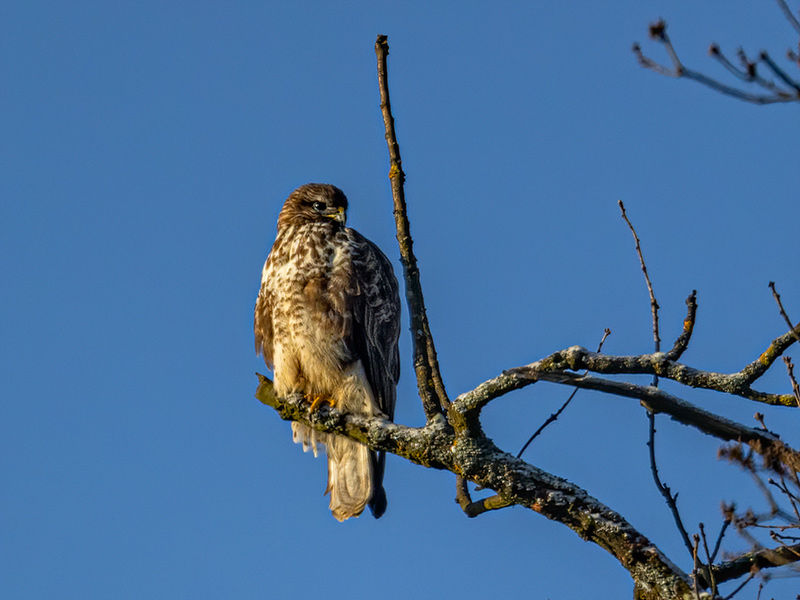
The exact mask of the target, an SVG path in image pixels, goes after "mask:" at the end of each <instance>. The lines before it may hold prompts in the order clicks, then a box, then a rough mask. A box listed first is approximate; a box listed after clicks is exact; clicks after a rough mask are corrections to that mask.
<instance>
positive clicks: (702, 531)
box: [699, 523, 717, 598]
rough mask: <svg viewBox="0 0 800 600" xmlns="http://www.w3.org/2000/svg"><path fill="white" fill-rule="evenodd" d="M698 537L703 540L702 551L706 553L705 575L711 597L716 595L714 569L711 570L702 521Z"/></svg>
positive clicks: (709, 554)
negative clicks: (706, 566)
mask: <svg viewBox="0 0 800 600" xmlns="http://www.w3.org/2000/svg"><path fill="white" fill-rule="evenodd" d="M699 526H700V537H701V539H702V540H703V551H704V552H705V553H706V564H707V565H708V568H707V569H705V575H707V576H708V578H709V579H710V583H711V597H712V598H716V597H717V582H716V580H715V579H714V571H712V570H711V563H712V562H713V559H712V558H711V553H710V552H709V551H708V540H707V539H706V528H705V525H704V524H703V523H700V525H699Z"/></svg>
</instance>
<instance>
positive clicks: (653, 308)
mask: <svg viewBox="0 0 800 600" xmlns="http://www.w3.org/2000/svg"><path fill="white" fill-rule="evenodd" d="M617 204H618V205H619V209H620V211H621V212H622V218H623V219H625V223H627V224H628V229H630V230H631V233H632V234H633V241H634V242H635V243H636V254H637V255H638V256H639V265H640V266H641V267H642V273H643V274H644V281H645V283H646V284H647V293H648V294H649V295H650V313H651V315H652V317H653V344H654V346H655V351H656V352H661V336H660V334H659V330H658V309H659V308H660V307H659V306H658V302H657V301H656V295H655V293H654V292H653V283H652V282H651V281H650V275H649V274H648V273H647V265H646V264H645V262H644V255H643V254H642V246H641V243H640V242H639V236H638V235H637V234H636V229H635V228H634V227H633V223H631V221H630V219H628V214H627V213H626V212H625V205H624V204H623V203H622V200H617ZM657 385H658V375H653V386H654V387H655V386H657Z"/></svg>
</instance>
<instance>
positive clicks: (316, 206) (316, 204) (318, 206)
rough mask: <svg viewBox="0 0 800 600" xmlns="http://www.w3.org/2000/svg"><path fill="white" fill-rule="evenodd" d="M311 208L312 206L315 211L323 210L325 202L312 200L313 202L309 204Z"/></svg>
mask: <svg viewBox="0 0 800 600" xmlns="http://www.w3.org/2000/svg"><path fill="white" fill-rule="evenodd" d="M311 208H313V209H314V210H315V211H317V212H322V211H323V210H325V203H324V202H314V204H312V205H311Z"/></svg>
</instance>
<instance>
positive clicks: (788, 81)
mask: <svg viewBox="0 0 800 600" xmlns="http://www.w3.org/2000/svg"><path fill="white" fill-rule="evenodd" d="M759 58H760V59H761V61H762V62H763V63H764V64H766V65H767V66H768V67H769V68H770V70H771V71H772V72H773V73H775V75H777V77H778V78H779V79H780V80H781V81H783V83H785V84H786V85H788V86H789V87H791V88H794V90H795V91H797V92H800V84H798V83H797V82H796V81H795V80H794V79H792V78H791V77H789V76H788V75H787V74H786V71H784V70H783V69H781V68H780V67H779V66H778V65H777V64H776V63H775V61H773V60H772V58H771V57H770V55H769V54H768V53H767V51H766V50H762V51H761V54H759Z"/></svg>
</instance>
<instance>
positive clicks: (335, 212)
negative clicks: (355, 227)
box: [325, 206, 347, 225]
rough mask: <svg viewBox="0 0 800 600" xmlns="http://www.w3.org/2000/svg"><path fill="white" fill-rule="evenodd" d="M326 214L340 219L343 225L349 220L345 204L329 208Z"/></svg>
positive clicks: (337, 219)
mask: <svg viewBox="0 0 800 600" xmlns="http://www.w3.org/2000/svg"><path fill="white" fill-rule="evenodd" d="M325 216H326V217H330V218H331V219H334V220H336V221H339V223H341V224H342V225H344V224H345V221H346V220H347V215H346V214H345V212H344V206H337V207H336V208H331V209H328V211H326V212H325Z"/></svg>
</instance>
